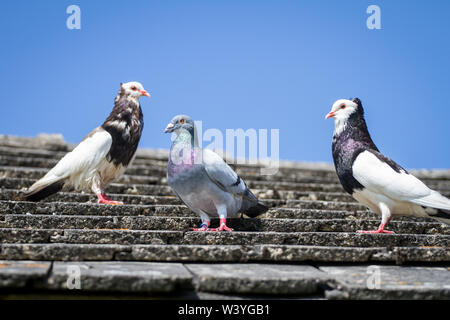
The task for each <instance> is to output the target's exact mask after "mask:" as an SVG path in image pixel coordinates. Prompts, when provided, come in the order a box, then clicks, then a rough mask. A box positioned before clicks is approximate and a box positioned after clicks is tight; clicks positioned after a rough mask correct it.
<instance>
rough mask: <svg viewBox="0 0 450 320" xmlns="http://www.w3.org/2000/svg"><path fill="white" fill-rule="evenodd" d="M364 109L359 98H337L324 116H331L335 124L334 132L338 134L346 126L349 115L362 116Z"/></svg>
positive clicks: (326, 117)
mask: <svg viewBox="0 0 450 320" xmlns="http://www.w3.org/2000/svg"><path fill="white" fill-rule="evenodd" d="M363 115H364V110H363V107H362V104H361V100H359V99H358V98H353V99H351V100H347V99H339V100H337V101H336V102H335V103H333V106H332V107H331V111H330V112H329V113H328V114H327V115H326V116H325V119H328V118H333V119H334V125H335V134H339V133H340V132H342V131H343V130H344V128H345V127H346V126H347V121H348V119H349V118H350V117H351V116H357V117H358V118H362V117H363Z"/></svg>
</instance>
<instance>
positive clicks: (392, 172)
mask: <svg viewBox="0 0 450 320" xmlns="http://www.w3.org/2000/svg"><path fill="white" fill-rule="evenodd" d="M352 171H353V176H354V178H355V179H356V180H357V181H358V182H359V183H361V184H362V185H363V186H364V187H365V188H367V189H368V190H370V191H372V192H376V193H380V194H383V195H384V196H387V197H389V198H391V199H394V200H400V201H411V202H415V201H417V200H419V199H421V198H424V197H427V196H429V195H430V194H431V193H432V192H433V190H431V189H430V188H428V187H427V186H426V185H425V184H424V183H423V182H422V181H420V180H419V179H417V178H416V177H414V176H413V175H411V174H409V173H408V172H406V170H404V169H403V168H401V167H400V166H399V165H397V164H396V163H395V162H394V161H392V160H391V159H389V158H387V157H385V156H383V155H382V154H381V153H379V152H377V151H374V150H370V151H368V150H366V151H363V152H361V153H360V154H359V155H358V156H357V157H356V159H355V161H354V162H353V165H352Z"/></svg>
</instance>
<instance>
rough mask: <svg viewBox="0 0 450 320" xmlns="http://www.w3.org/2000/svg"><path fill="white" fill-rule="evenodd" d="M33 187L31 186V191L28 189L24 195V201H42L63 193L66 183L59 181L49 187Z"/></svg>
mask: <svg viewBox="0 0 450 320" xmlns="http://www.w3.org/2000/svg"><path fill="white" fill-rule="evenodd" d="M33 186H34V185H33ZM33 186H31V187H30V189H28V190H27V191H26V192H25V194H24V195H23V197H22V199H23V200H24V201H40V200H42V199H44V198H47V197H48V196H51V195H52V194H55V193H57V192H59V191H61V189H62V188H63V186H64V181H60V180H59V181H56V182H53V183H50V184H48V185H44V186H42V185H41V186H38V187H35V188H34V187H33Z"/></svg>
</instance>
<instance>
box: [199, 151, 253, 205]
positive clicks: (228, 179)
mask: <svg viewBox="0 0 450 320" xmlns="http://www.w3.org/2000/svg"><path fill="white" fill-rule="evenodd" d="M202 160H203V165H204V167H205V171H206V174H207V175H208V177H209V179H210V180H211V181H212V182H214V183H215V184H216V185H217V186H218V187H219V188H220V189H222V190H223V191H225V192H228V193H231V194H234V195H236V196H241V197H248V192H247V190H248V188H247V185H246V184H245V182H244V181H243V180H242V179H241V178H240V177H239V176H238V175H237V173H236V172H234V170H233V169H231V167H230V166H229V165H228V164H227V163H226V162H225V161H224V160H223V159H222V158H221V157H220V156H219V155H218V154H217V153H215V152H214V151H212V150H209V149H204V150H203V159H202ZM249 200H250V199H249ZM252 200H253V199H252Z"/></svg>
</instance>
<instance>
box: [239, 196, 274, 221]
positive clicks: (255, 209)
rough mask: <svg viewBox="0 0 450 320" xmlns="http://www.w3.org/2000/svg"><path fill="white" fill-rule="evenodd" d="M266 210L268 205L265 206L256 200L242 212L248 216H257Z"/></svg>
mask: <svg viewBox="0 0 450 320" xmlns="http://www.w3.org/2000/svg"><path fill="white" fill-rule="evenodd" d="M267 210H269V207H267V206H266V205H265V204H264V203H262V202H261V201H259V200H258V202H257V203H256V204H255V205H253V206H250V207H248V208H247V209H246V210H244V211H243V213H245V214H246V215H247V216H249V217H250V218H256V217H257V216H259V215H261V214H263V213H264V212H266V211H267Z"/></svg>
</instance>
